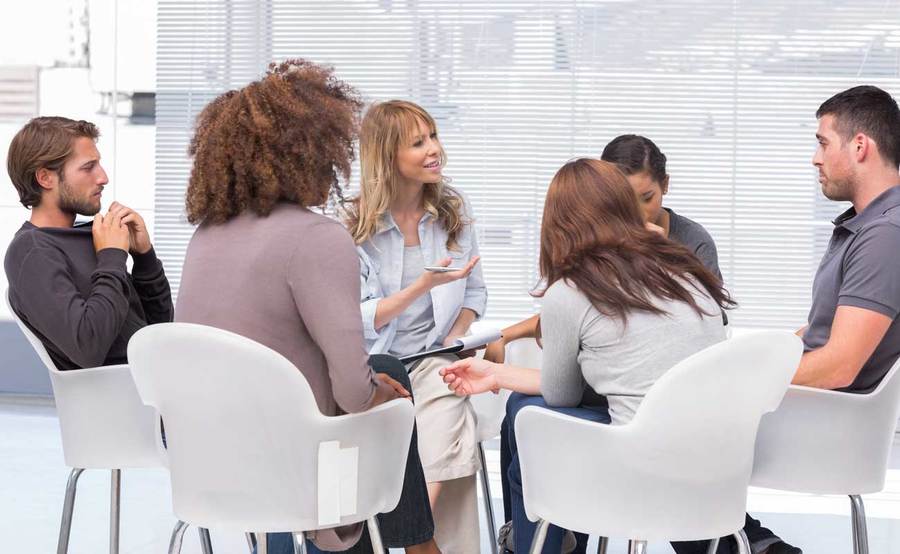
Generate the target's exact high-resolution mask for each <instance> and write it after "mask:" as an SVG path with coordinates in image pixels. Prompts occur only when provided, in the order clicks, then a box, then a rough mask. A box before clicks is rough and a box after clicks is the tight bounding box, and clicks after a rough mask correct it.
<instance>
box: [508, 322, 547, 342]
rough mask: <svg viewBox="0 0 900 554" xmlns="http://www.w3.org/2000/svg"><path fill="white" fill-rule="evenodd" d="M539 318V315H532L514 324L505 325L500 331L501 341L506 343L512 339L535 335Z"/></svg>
mask: <svg viewBox="0 0 900 554" xmlns="http://www.w3.org/2000/svg"><path fill="white" fill-rule="evenodd" d="M539 319H540V316H539V315H533V316H531V317H529V318H528V319H524V320H522V321H520V322H518V323H516V324H514V325H510V326H509V327H506V328H505V329H503V331H502V334H503V341H504V342H506V343H510V342H512V341H514V340H519V339H523V338H534V337H536V336H537V325H538V321H539Z"/></svg>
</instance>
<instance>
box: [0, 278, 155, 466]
mask: <svg viewBox="0 0 900 554" xmlns="http://www.w3.org/2000/svg"><path fill="white" fill-rule="evenodd" d="M8 295H9V291H7V293H6V294H4V298H5V299H6V303H7V307H8V308H9V312H10V314H12V317H13V319H15V321H16V323H17V324H18V325H19V329H21V330H22V333H23V334H24V335H25V337H26V338H27V339H28V342H30V343H31V346H32V348H34V351H35V352H36V353H37V355H38V357H39V358H40V359H41V361H42V362H44V365H45V366H46V367H47V371H49V372H50V383H51V385H52V387H53V396H54V400H55V403H56V412H57V415H58V417H59V428H60V433H61V435H62V445H63V456H64V458H65V462H66V465H67V466H69V467H77V468H82V469H128V468H138V467H159V466H162V465H164V464H165V461H164V455H163V454H162V453H161V451H160V446H159V436H160V435H159V416H158V415H157V413H156V410H154V409H152V408H150V407H148V406H145V405H144V403H143V402H142V401H141V399H140V397H139V396H138V393H137V389H135V386H134V380H133V379H132V378H131V372H130V371H129V369H128V366H127V365H114V366H102V367H95V368H85V369H78V370H71V371H59V370H58V369H57V368H56V364H54V363H53V360H52V359H51V358H50V355H49V354H48V353H47V349H46V348H44V345H43V344H42V343H41V341H40V339H38V338H37V336H36V335H35V334H34V333H32V332H31V330H30V329H29V328H28V327H27V326H26V325H25V323H24V322H22V320H21V319H19V316H18V314H16V312H15V311H14V310H13V309H12V306H11V305H10V302H9V296H8Z"/></svg>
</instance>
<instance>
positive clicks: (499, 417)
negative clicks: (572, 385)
mask: <svg viewBox="0 0 900 554" xmlns="http://www.w3.org/2000/svg"><path fill="white" fill-rule="evenodd" d="M483 353H484V351H481V352H480V353H479V357H481V356H482V355H483ZM505 358H506V363H509V364H512V365H515V366H519V367H536V368H540V367H541V349H540V347H538V345H537V343H536V342H535V341H534V339H531V338H528V339H521V340H516V341H513V342H511V343H509V344H507V345H506V356H505ZM509 395H510V391H508V390H501V391H500V393H499V394H475V395H472V396H470V397H469V401H470V402H471V403H472V408H473V409H474V410H475V417H476V419H477V422H478V423H477V426H476V428H475V434H476V440H477V441H478V455H479V459H480V461H481V493H482V502H483V504H484V513H485V518H486V520H487V528H488V533H489V534H490V537H491V539H490V544H491V554H497V520H496V516H495V515H494V505H493V503H492V502H491V499H492V496H491V482H490V478H489V477H488V468H487V459H486V458H485V455H484V441H487V440H491V439H492V438H494V437H496V436H498V435H499V434H500V425H501V424H502V423H503V418H504V417H506V401H507V399H508V398H509Z"/></svg>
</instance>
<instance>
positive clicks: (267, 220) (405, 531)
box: [176, 60, 439, 554]
mask: <svg viewBox="0 0 900 554" xmlns="http://www.w3.org/2000/svg"><path fill="white" fill-rule="evenodd" d="M361 107H362V103H361V101H360V100H359V98H358V96H357V94H356V92H355V91H354V90H353V89H352V88H351V87H350V86H348V85H346V84H344V83H343V82H341V81H339V80H337V79H336V78H335V77H334V76H333V74H332V71H331V70H330V69H328V68H326V67H322V66H318V65H315V64H313V63H310V62H307V61H303V60H289V61H286V62H284V63H281V64H279V65H274V64H273V65H272V66H270V68H269V71H268V73H267V74H266V75H265V77H263V78H262V79H260V80H258V81H255V82H253V83H250V84H249V85H247V86H246V87H244V88H242V89H240V90H234V91H230V92H227V93H225V94H223V95H221V96H219V97H218V98H216V99H215V100H213V101H212V102H211V103H210V104H209V105H208V106H206V108H204V110H203V111H202V112H201V113H200V115H199V117H198V118H197V129H196V133H195V135H194V137H193V140H192V141H191V146H190V154H191V155H192V156H193V157H194V165H193V169H192V171H191V178H190V183H189V185H188V190H187V217H188V220H189V221H190V222H191V223H195V224H199V227H198V228H197V230H196V232H195V233H194V236H193V237H192V238H191V241H190V244H189V245H188V249H187V254H186V257H185V262H184V270H183V274H182V279H181V290H180V294H179V296H178V303H177V306H176V320H178V321H186V322H191V323H200V324H204V325H211V326H214V327H219V328H222V329H226V330H229V331H232V332H234V333H238V334H240V335H243V336H245V337H248V338H251V339H253V340H255V341H257V342H260V343H262V344H264V345H266V346H268V347H270V348H272V349H273V350H275V351H277V352H279V353H280V354H282V355H284V356H285V357H286V358H287V359H289V360H290V361H291V362H293V363H294V365H295V366H297V367H298V368H299V369H300V371H301V372H302V373H303V375H304V377H305V378H306V380H307V381H308V382H309V385H310V388H311V389H312V391H313V394H314V396H315V398H316V403H317V404H318V407H319V409H320V410H321V411H322V413H323V414H325V415H337V414H339V413H341V412H351V413H353V412H361V411H364V410H367V409H369V408H371V407H373V406H375V405H377V404H380V403H383V402H386V401H388V400H392V399H395V398H398V397H403V396H409V393H408V392H407V391H408V390H409V388H410V384H409V381H408V377H407V375H406V372H405V370H404V367H403V365H402V364H400V362H399V361H397V360H393V363H391V362H390V360H388V361H386V362H385V361H383V360H379V363H378V364H375V367H374V371H373V368H372V367H370V366H369V364H368V363H367V355H366V351H365V348H364V342H363V328H362V324H361V322H360V317H359V304H358V297H357V295H358V293H359V284H358V281H357V278H358V274H359V262H358V258H357V255H356V250H355V248H354V244H353V240H352V239H351V237H350V235H348V234H347V231H346V230H345V229H344V228H343V227H342V226H341V225H340V223H338V222H336V221H333V220H331V219H329V218H327V217H325V216H324V215H321V214H317V213H315V212H314V211H312V210H311V209H310V208H311V207H316V206H322V205H324V204H325V203H326V202H327V201H328V199H329V197H331V196H334V195H337V196H339V195H340V179H339V178H343V179H344V180H346V179H348V177H349V174H350V164H351V162H352V160H353V157H354V149H353V143H354V139H355V138H356V133H357V128H358V122H359V111H360V109H361ZM263 431H264V430H263ZM416 453H417V445H416V432H415V430H414V431H413V436H412V441H411V444H410V455H409V456H408V462H407V467H406V474H405V479H404V484H403V491H402V495H401V499H400V504H399V505H398V507H397V508H396V509H395V510H394V511H393V512H391V513H389V514H382V515H380V516H379V526H380V528H381V531H382V538H383V541H384V543H385V545H386V546H390V547H405V548H406V552H408V553H435V552H439V551H438V550H437V547H436V546H435V543H434V540H433V534H434V525H433V522H432V517H431V512H430V509H429V503H428V493H427V489H426V485H425V481H424V476H423V472H422V467H421V463H420V462H419V458H418V456H417V455H416ZM286 531H289V530H286ZM308 536H309V537H310V539H311V540H312V541H313V542H314V543H315V546H312V545H311V548H310V550H311V551H313V552H318V548H322V549H325V550H328V551H344V550H347V549H348V548H350V547H352V548H351V550H350V551H353V552H366V553H368V552H371V550H372V547H371V544H370V542H369V540H368V538H367V536H368V535H367V534H364V530H363V528H362V526H361V525H354V526H348V527H341V528H336V529H328V530H324V531H317V532H314V533H310V534H309V535H308ZM361 536H362V537H363V540H360V537H361ZM267 542H268V546H269V552H270V553H272V552H277V553H279V554H282V553H284V554H292V553H293V538H292V536H291V534H290V533H278V534H273V535H269V537H268V541H267ZM354 545H355V546H354Z"/></svg>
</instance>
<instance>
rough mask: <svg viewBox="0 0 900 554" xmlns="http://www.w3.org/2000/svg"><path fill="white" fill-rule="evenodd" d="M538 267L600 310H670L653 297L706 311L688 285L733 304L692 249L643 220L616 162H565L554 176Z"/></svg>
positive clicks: (623, 313) (619, 313) (548, 279)
mask: <svg viewBox="0 0 900 554" xmlns="http://www.w3.org/2000/svg"><path fill="white" fill-rule="evenodd" d="M540 270H541V275H542V277H543V279H544V281H545V283H546V287H550V285H552V284H553V283H555V282H556V281H558V280H560V279H565V280H567V281H569V282H570V283H571V284H573V285H574V286H575V287H577V288H578V290H579V291H581V293H582V294H584V295H585V296H587V297H588V299H589V300H590V302H591V304H593V306H594V307H595V308H596V309H597V310H598V311H599V312H600V313H602V314H604V315H607V316H610V317H616V318H618V319H621V320H623V321H626V320H627V317H628V313H629V312H631V311H633V310H637V311H643V312H649V313H656V314H663V313H665V312H664V310H662V309H660V308H659V307H657V306H656V305H655V304H654V303H653V299H654V298H664V299H668V300H674V301H680V302H684V303H686V304H689V305H690V306H691V307H692V308H694V310H696V311H697V313H698V314H704V313H705V312H703V311H702V309H701V308H700V306H699V305H698V304H697V302H696V300H695V299H694V295H693V294H692V292H691V291H690V290H689V287H694V288H696V289H697V291H698V292H705V293H706V294H708V295H709V296H710V297H711V298H712V299H713V300H715V302H716V303H717V304H718V305H719V306H720V307H721V308H731V307H733V306H735V303H734V301H733V300H732V299H731V297H730V296H729V294H728V292H727V291H726V290H725V289H724V288H723V287H722V283H721V281H720V280H719V279H718V277H716V276H715V275H713V274H712V273H711V272H710V271H709V270H708V269H706V268H705V267H704V266H703V264H702V263H701V262H700V260H699V259H697V258H696V257H695V256H694V254H693V253H691V251H690V250H688V249H687V248H685V247H684V246H682V245H680V244H677V243H675V242H673V241H671V240H669V239H667V238H665V237H663V236H662V235H660V234H659V233H657V232H654V231H651V230H648V229H647V228H646V227H645V226H644V221H643V218H642V217H641V209H640V206H639V205H638V199H637V196H636V195H635V193H634V190H633V189H632V188H631V186H630V185H629V184H628V180H627V178H626V177H625V175H624V174H623V173H622V172H621V171H620V170H619V169H618V168H617V167H616V165H615V164H612V163H609V162H604V161H600V160H595V159H590V158H580V159H577V160H574V161H571V162H569V163H567V164H566V165H564V166H562V168H560V170H559V171H557V172H556V175H555V176H554V177H553V181H552V182H551V183H550V188H549V189H548V191H547V199H546V202H545V203H544V217H543V222H542V224H541V253H540ZM697 287H699V288H697ZM544 290H546V289H544ZM536 294H537V295H538V296H541V295H542V294H543V293H542V292H538V293H536ZM705 315H710V316H712V315H715V314H705Z"/></svg>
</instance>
